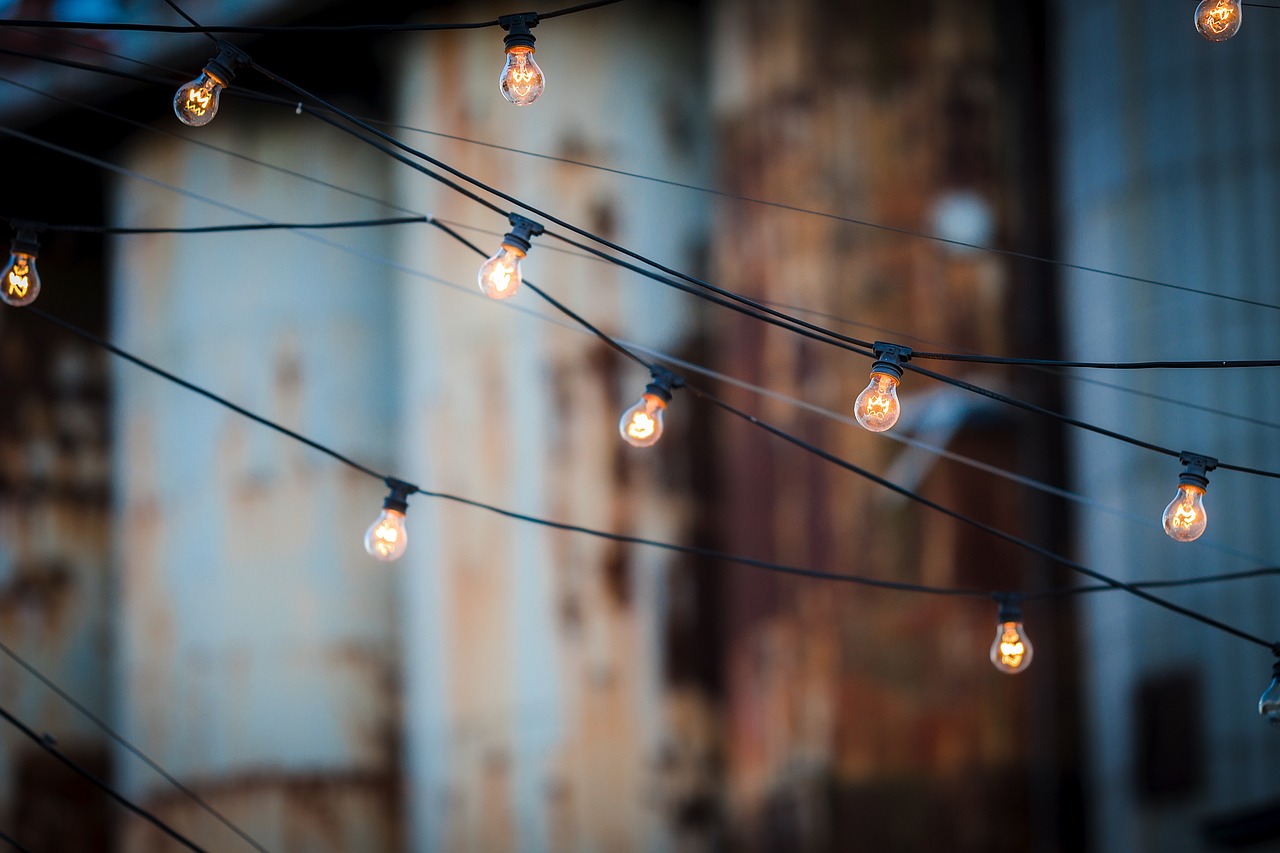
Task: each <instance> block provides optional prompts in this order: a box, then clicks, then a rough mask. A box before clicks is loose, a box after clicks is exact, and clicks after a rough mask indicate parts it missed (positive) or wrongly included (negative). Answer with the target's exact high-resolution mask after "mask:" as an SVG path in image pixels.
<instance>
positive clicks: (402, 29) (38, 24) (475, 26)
mask: <svg viewBox="0 0 1280 853" xmlns="http://www.w3.org/2000/svg"><path fill="white" fill-rule="evenodd" d="M620 2H622V0H595V2H591V3H579V4H577V5H575V6H566V7H564V8H562V9H556V10H554V11H551V12H540V13H537V15H538V18H540V19H541V20H544V21H545V20H550V19H551V18H558V17H561V16H564V15H572V14H576V13H578V12H586V11H588V10H591V9H598V8H600V7H602V6H611V5H613V4H614V3H620ZM168 5H169V6H170V7H172V8H174V9H176V10H178V11H179V13H180V14H182V16H183V17H184V18H187V20H188V21H190V20H191V19H190V18H189V17H188V16H187V15H186V14H185V13H182V12H181V10H180V9H178V7H177V6H175V5H174V4H173V3H169V4H168ZM0 24H2V25H4V26H11V27H27V28H30V29H52V30H88V31H102V32H136V33H190V34H198V35H210V34H214V33H221V34H223V35H355V34H358V33H422V32H437V31H443V30H480V29H487V28H489V27H498V26H501V22H500V20H499V19H493V20H489V21H471V22H464V23H454V24H446V23H423V24H334V25H330V26H277V27H271V26H248V25H244V26H231V25H216V26H215V25H209V26H201V25H200V24H194V23H192V24H189V25H187V26H177V25H172V24H139V23H124V22H118V21H52V20H39V19H25V18H24V19H16V18H6V19H0Z"/></svg>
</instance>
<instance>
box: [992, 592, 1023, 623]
mask: <svg viewBox="0 0 1280 853" xmlns="http://www.w3.org/2000/svg"><path fill="white" fill-rule="evenodd" d="M996 601H997V602H998V603H999V604H1000V612H999V613H997V614H996V621H997V622H999V623H1000V624H1004V623H1005V622H1021V621H1022V599H1021V598H1018V597H1017V596H1011V595H998V596H996Z"/></svg>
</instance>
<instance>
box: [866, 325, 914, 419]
mask: <svg viewBox="0 0 1280 853" xmlns="http://www.w3.org/2000/svg"><path fill="white" fill-rule="evenodd" d="M873 349H874V350H875V354H876V360H875V363H874V364H872V365H871V382H870V383H869V384H868V385H867V387H866V388H864V389H863V390H862V393H861V394H859V395H858V399H857V400H855V401H854V403H853V416H854V417H855V418H857V419H858V423H859V424H860V425H861V426H862V428H863V429H867V430H870V431H871V432H884V431H885V430H887V429H889V428H890V427H892V426H893V425H894V424H896V423H897V422H898V415H900V414H902V408H901V406H899V404H898V381H899V380H901V379H902V362H904V361H907V360H908V359H910V358H911V347H904V346H898V345H897V344H886V343H882V342H880V341H876V342H875V344H874V345H873Z"/></svg>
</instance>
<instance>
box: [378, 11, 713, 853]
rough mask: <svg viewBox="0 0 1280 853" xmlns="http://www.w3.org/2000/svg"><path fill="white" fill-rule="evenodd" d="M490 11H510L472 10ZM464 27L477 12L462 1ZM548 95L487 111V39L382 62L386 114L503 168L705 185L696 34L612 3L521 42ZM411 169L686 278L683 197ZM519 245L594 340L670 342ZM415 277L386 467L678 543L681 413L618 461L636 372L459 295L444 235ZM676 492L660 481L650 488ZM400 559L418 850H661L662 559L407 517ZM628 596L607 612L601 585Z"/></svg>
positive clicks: (674, 331)
mask: <svg viewBox="0 0 1280 853" xmlns="http://www.w3.org/2000/svg"><path fill="white" fill-rule="evenodd" d="M491 11H509V10H508V9H498V8H496V7H491ZM468 12H469V13H472V14H479V13H478V12H477V11H476V10H475V8H474V7H468ZM536 35H537V38H538V43H537V50H538V54H537V56H538V61H539V62H540V63H541V64H542V66H543V68H544V70H545V72H546V74H547V80H548V83H547V90H546V92H545V94H544V95H543V96H542V97H541V98H540V99H539V100H538V102H537V103H536V104H534V105H533V106H531V107H528V108H516V107H512V106H511V105H509V104H507V103H506V102H505V101H503V100H502V98H501V96H500V95H499V93H498V84H497V80H498V72H499V71H500V70H501V65H502V58H503V52H502V42H501V38H499V37H498V36H497V35H496V34H495V33H491V32H486V33H482V34H462V35H450V34H439V35H438V36H433V38H432V40H431V41H430V42H429V43H426V42H423V43H422V44H421V46H420V47H419V46H418V45H417V44H415V45H413V46H412V47H411V48H408V49H406V52H405V53H404V54H403V55H402V56H401V57H400V65H399V68H400V69H401V71H402V75H403V76H402V77H401V78H400V79H401V84H402V90H401V93H400V97H399V100H400V105H401V106H400V115H401V121H403V122H405V123H407V124H411V125H414V126H419V127H429V128H432V129H435V130H439V131H442V132H445V133H452V134H458V135H462V136H467V137H472V138H477V139H481V140H485V141H489V142H493V143H498V144H502V145H509V146H513V147H516V148H521V149H525V150H530V151H535V152H542V153H546V154H551V155H556V156H563V157H569V158H573V159H579V160H585V161H588V162H593V163H600V164H603V165H609V166H615V167H623V168H627V169H629V170H634V171H637V172H641V173H646V174H658V175H662V176H664V177H667V178H670V179H673V180H678V181H688V182H692V183H705V182H706V180H707V173H706V160H705V145H706V136H705V134H704V133H702V130H703V128H704V125H703V123H702V122H703V118H702V116H703V110H702V109H701V105H700V92H701V91H702V90H701V87H700V84H699V83H698V79H699V73H700V72H699V63H700V60H699V51H698V46H697V42H696V36H697V28H696V23H695V22H694V21H693V20H692V19H691V18H690V15H689V12H688V11H687V8H686V7H681V6H679V5H678V4H644V5H640V6H635V5H632V4H621V5H618V6H613V7H608V8H605V9H601V10H597V11H591V12H587V13H584V14H581V15H574V16H571V17H564V18H559V19H556V20H554V21H547V22H546V23H545V24H544V25H542V26H540V27H539V28H538V30H537V32H536ZM420 141H421V142H422V143H423V144H424V145H425V146H426V147H427V148H428V149H429V150H430V151H431V152H432V153H433V154H436V155H437V156H440V157H441V158H443V159H444V160H446V161H448V162H450V163H451V164H454V165H456V166H458V167H459V168H461V169H464V170H466V171H468V172H470V173H472V174H476V175H478V176H480V177H481V178H482V179H484V180H486V181H488V182H490V183H491V184H493V185H495V186H499V187H501V188H503V189H504V190H507V191H508V192H511V193H513V194H515V195H517V196H519V197H521V198H526V199H529V200H530V201H532V202H534V203H535V204H538V205H540V206H543V207H544V208H546V209H549V210H551V211H553V212H555V213H557V214H558V215H560V216H563V217H564V218H566V219H568V220H570V221H573V222H578V223H582V224H584V225H585V226H586V227H588V228H591V229H593V230H596V231H598V232H600V233H603V234H605V235H606V236H608V237H610V238H614V239H617V240H619V241H621V242H623V243H625V244H627V245H629V246H633V247H635V248H637V249H639V250H640V251H643V252H646V253H649V254H651V255H653V256H655V257H658V258H661V259H663V260H664V261H666V262H669V263H671V264H673V265H674V266H677V267H681V268H696V264H697V257H698V251H699V250H700V248H701V245H702V243H703V240H704V235H705V234H706V233H707V230H708V222H707V219H706V214H707V203H706V200H705V198H704V197H702V196H700V195H697V194H693V193H682V192H680V191H678V190H674V189H672V188H670V187H657V186H655V185H653V184H650V183H646V182H642V181H637V180H634V179H629V178H625V177H621V176H617V175H608V174H606V173H602V172H598V171H590V170H585V169H582V168H580V167H575V166H571V165H566V164H559V163H555V162H549V161H546V160H539V159H534V158H529V157H524V156H521V155H517V154H512V153H508V152H496V151H493V150H486V149H484V148H479V147H475V146H470V145H467V144H465V143H460V142H456V141H451V140H447V139H430V138H427V137H422V138H421V140H420ZM396 187H397V188H398V190H399V200H400V201H401V202H402V203H405V204H408V205H409V206H411V207H413V208H415V209H419V210H425V211H429V212H431V213H433V214H435V215H437V216H440V217H442V218H445V219H452V220H459V221H462V222H464V223H466V224H467V225H469V226H475V227H477V228H479V229H481V231H475V232H473V231H468V232H466V233H467V234H468V236H469V237H471V238H472V239H473V240H475V241H476V242H478V243H479V244H480V245H482V246H484V247H486V249H487V250H489V251H493V250H496V248H497V244H498V240H499V238H500V235H501V234H502V232H504V231H505V230H507V223H506V221H505V218H504V217H501V216H498V215H493V214H489V213H486V212H484V211H483V210H481V209H479V208H478V207H476V206H474V205H472V204H471V203H469V202H466V201H463V200H460V199H458V197H456V196H454V195H452V194H449V193H448V192H446V191H442V190H441V189H439V188H438V187H436V186H435V185H434V184H432V183H431V182H429V181H427V180H425V179H423V178H421V177H419V176H415V175H412V174H409V173H406V174H405V175H403V176H402V177H400V178H398V179H397V182H396ZM560 248H563V245H562V244H559V243H558V242H557V241H555V240H552V239H550V238H543V239H538V240H536V241H535V245H534V248H533V250H532V251H531V252H530V253H529V256H528V258H527V259H526V260H525V261H524V263H523V269H524V275H525V276H526V277H527V278H528V279H529V280H531V281H533V282H535V283H537V284H538V285H540V286H543V287H545V288H546V289H547V290H548V291H549V292H550V293H551V294H553V295H554V296H556V297H557V298H562V299H564V301H565V302H567V303H568V304H569V305H571V306H573V308H574V309H575V310H576V311H579V312H580V313H582V314H583V315H584V316H585V317H587V318H588V319H590V320H591V321H592V322H594V323H598V324H600V325H601V326H602V327H603V328H604V329H606V330H607V331H609V332H611V333H614V334H618V335H621V336H623V337H625V338H628V339H631V340H634V341H635V342H637V343H640V344H642V345H647V346H652V347H659V348H665V349H667V350H672V349H677V348H679V347H680V346H681V345H682V344H683V343H684V341H685V340H687V336H688V334H689V333H690V331H691V328H692V325H691V321H692V318H693V315H694V312H693V310H692V309H691V308H690V304H691V303H690V301H689V299H688V298H687V297H680V296H676V295H674V294H673V293H672V292H671V291H669V290H666V289H664V288H661V287H659V286H657V285H655V284H653V283H651V282H646V281H644V280H642V279H639V278H637V277H635V276H632V275H628V274H623V273H620V272H619V271H618V270H617V269H616V268H614V267H611V266H608V265H605V264H601V263H598V262H595V261H591V260H586V259H581V258H576V257H574V256H572V255H566V254H564V253H562V252H560V251H558V249H560ZM400 251H401V256H402V257H403V258H404V259H405V261H406V263H408V264H409V265H410V266H412V267H414V268H419V269H427V270H430V271H431V273H432V274H434V275H436V276H439V277H442V278H444V279H446V280H447V281H448V282H451V283H454V284H456V285H459V286H460V288H461V289H460V291H455V290H450V289H447V288H445V287H442V286H441V285H439V284H438V283H435V282H428V281H423V280H421V279H417V278H413V277H408V276H405V277H402V278H401V280H400V284H399V287H400V299H401V303H400V304H401V306H402V310H401V312H400V313H401V316H402V318H403V325H402V335H403V341H404V349H403V353H404V358H403V366H404V374H403V375H404V385H403V390H404V403H403V411H404V414H405V417H404V419H403V423H404V429H403V430H402V433H401V443H400V447H401V448H402V452H403V457H402V458H403V459H404V461H405V464H406V466H407V467H408V468H409V469H410V470H412V471H414V472H416V473H415V476H420V477H422V478H423V479H424V480H425V481H426V482H428V483H430V484H431V485H432V487H433V488H439V489H443V490H445V491H452V492H455V493H459V494H466V495H471V496H475V497H478V498H480V499H482V500H487V501H491V502H493V503H496V504H498V505H501V506H505V507H510V508H512V509H516V510H520V511H526V512H530V513H532V514H535V515H543V516H546V517H550V518H554V519H562V520H572V521H574V522H576V523H582V524H586V525H590V526H595V527H600V528H604V529H608V530H616V531H619V532H632V533H637V534H643V535H648V536H654V537H657V538H668V539H677V540H679V539H681V538H683V531H684V530H685V526H686V523H687V522H686V520H685V518H684V516H683V514H682V506H683V504H684V500H685V498H684V495H683V494H682V493H681V491H680V487H679V485H678V479H679V478H678V476H675V477H673V475H672V473H671V466H672V463H673V460H675V459H679V458H680V457H679V448H680V447H681V445H682V444H683V441H684V440H683V439H682V437H681V433H682V432H683V431H684V430H686V429H688V428H690V414H689V410H688V401H687V400H684V399H681V398H679V397H677V399H676V401H675V402H673V403H672V405H671V407H670V409H669V411H668V418H667V435H666V436H665V437H664V438H663V440H662V442H661V443H660V445H659V446H657V447H655V448H653V449H652V450H651V451H648V452H646V451H640V450H634V449H631V448H626V447H625V446H623V445H622V443H621V441H620V440H619V439H618V435H617V427H616V423H617V418H618V416H619V414H620V413H621V411H622V410H623V409H624V408H625V407H626V406H628V405H630V404H631V403H632V402H634V400H635V399H636V398H638V397H639V395H640V393H641V391H642V390H643V387H644V385H645V383H646V382H647V381H648V376H647V374H646V373H645V372H644V371H643V370H642V369H640V368H638V367H636V366H634V365H632V364H630V363H628V362H624V361H622V360H620V359H618V358H617V357H616V356H615V355H614V354H612V353H611V352H608V351H606V350H605V349H603V347H602V346H601V345H600V344H598V343H597V342H595V341H594V340H593V339H591V338H590V337H588V336H585V335H583V334H582V333H581V332H580V331H579V330H576V329H573V328H564V327H562V326H557V325H554V324H547V323H541V322H539V321H537V320H536V319H535V318H533V317H531V316H528V315H527V314H526V313H522V312H526V311H533V312H536V313H549V312H548V311H547V309H546V308H545V307H544V306H543V305H542V303H540V301H539V300H538V299H537V298H536V297H535V296H534V294H533V293H532V292H528V291H526V292H523V293H519V294H517V295H516V296H515V297H514V298H513V299H511V300H509V302H506V303H495V302H490V301H488V300H486V299H484V298H483V297H482V296H480V295H479V291H478V289H477V288H476V284H475V275H476V269H477V267H478V266H479V263H480V262H481V260H482V258H479V257H476V256H473V255H472V254H470V253H469V252H467V251H465V250H463V249H461V248H460V247H458V246H457V245H455V244H453V243H452V242H450V241H448V240H447V239H446V238H444V237H443V236H439V235H436V236H428V237H426V238H425V239H415V240H413V241H412V242H409V241H404V242H402V243H401V244H400ZM673 479H674V480H676V481H677V484H676V485H675V486H673V485H672V482H671V481H672V480H673ZM414 513H415V518H414V523H415V524H419V523H421V524H423V525H424V526H425V529H426V531H427V533H426V534H425V535H424V538H423V539H421V540H419V541H420V543H421V546H422V547H421V548H417V547H415V549H414V550H413V551H412V552H411V554H410V555H409V556H408V557H407V558H406V561H405V562H406V563H407V564H408V565H406V567H405V571H404V573H403V575H402V577H403V582H404V584H405V586H404V590H405V594H404V596H403V603H404V614H405V617H404V624H405V626H406V633H405V642H406V648H405V662H406V663H405V672H406V677H407V680H408V682H407V697H408V703H407V714H406V736H407V738H408V741H409V762H410V786H411V787H410V808H409V812H410V815H411V821H412V823H413V845H412V847H413V849H415V850H436V849H451V850H530V851H533V850H551V849H554V850H575V849H581V850H591V849H598V850H626V849H634V850H639V849H662V848H663V846H664V842H663V840H662V839H663V838H664V830H663V829H662V826H661V823H662V818H661V816H660V815H658V814H656V813H655V812H653V810H652V809H651V807H650V805H649V803H648V799H647V797H648V791H649V788H650V787H651V786H650V780H649V776H650V772H651V771H650V767H651V762H652V760H653V756H654V755H655V754H656V752H657V746H658V741H659V735H660V734H661V732H662V731H663V728H664V723H663V719H664V708H663V704H664V701H665V698H664V695H663V686H662V672H661V648H660V646H659V641H658V637H659V636H660V632H661V624H662V621H663V614H662V589H663V586H664V581H663V577H664V575H665V572H666V569H667V567H668V566H669V563H670V559H669V557H667V556H665V555H661V554H654V553H649V552H646V551H644V550H642V549H636V548H625V549H618V548H617V547H616V546H614V545H610V544H608V543H602V542H598V541H594V540H591V539H586V538H583V537H578V536H572V535H567V534H561V533H554V532H548V531H545V530H538V529H534V528H530V527H528V526H523V525H520V524H515V523H513V522H511V521H509V520H505V519H501V518H497V517H494V516H492V515H488V514H485V513H483V512H479V511H477V510H473V509H467V508H460V507H455V506H450V505H448V504H445V503H435V502H425V501H424V502H422V505H421V506H420V507H415V510H414ZM611 565H614V566H616V567H617V568H616V572H617V574H616V575H614V577H616V578H620V579H622V580H621V583H622V584H623V585H624V586H626V587H628V588H629V589H631V591H632V592H631V594H630V596H629V598H628V599H627V600H625V601H623V600H620V599H619V598H618V597H617V595H616V590H617V587H611V585H610V582H609V580H608V577H607V576H606V575H607V573H608V570H609V567H610V566H611Z"/></svg>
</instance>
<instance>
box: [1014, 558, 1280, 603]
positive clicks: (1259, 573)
mask: <svg viewBox="0 0 1280 853" xmlns="http://www.w3.org/2000/svg"><path fill="white" fill-rule="evenodd" d="M1274 575H1280V568H1276V567H1272V566H1268V567H1266V568H1262V569H1247V570H1245V571H1241V572H1225V573H1223V574H1217V575H1199V576H1197V577H1193V578H1181V579H1179V580H1166V581H1140V582H1138V583H1134V584H1132V585H1133V586H1136V587H1139V588H1142V589H1176V588H1181V587H1186V586H1201V585H1203V584H1210V583H1223V582H1225V581H1237V580H1250V579H1252V578H1262V577H1271V576H1274ZM1113 589H1114V587H1110V586H1106V585H1102V584H1100V585H1098V586H1068V587H1060V588H1057V589H1045V590H1040V591H1039V592H1029V593H1025V594H1023V595H1022V600H1023V601H1035V600H1038V599H1045V598H1062V597H1065V596H1069V595H1085V594H1088V593H1094V592H1110V591H1112V590H1113Z"/></svg>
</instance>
